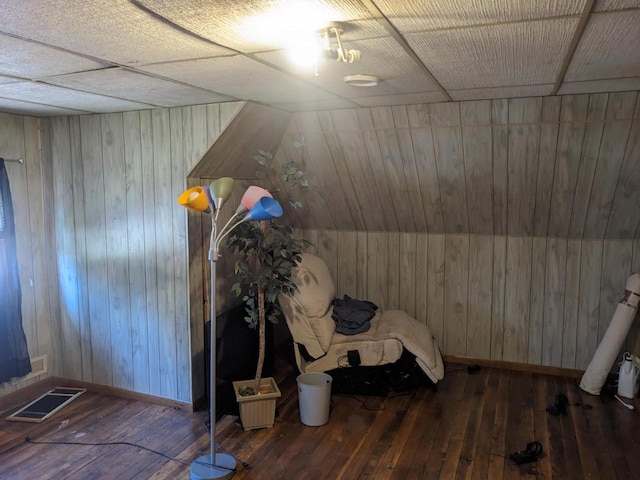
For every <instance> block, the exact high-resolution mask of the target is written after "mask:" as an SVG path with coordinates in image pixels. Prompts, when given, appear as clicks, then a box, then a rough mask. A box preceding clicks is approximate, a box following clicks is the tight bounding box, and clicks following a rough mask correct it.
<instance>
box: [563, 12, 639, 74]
mask: <svg viewBox="0 0 640 480" xmlns="http://www.w3.org/2000/svg"><path fill="white" fill-rule="evenodd" d="M637 76H640V10H634V11H625V12H607V13H600V14H592V15H591V17H590V18H589V22H588V23H587V26H586V28H585V31H584V34H583V35H582V37H581V39H580V43H579V44H578V48H577V49H576V52H575V54H574V55H573V59H572V61H571V64H570V65H569V68H568V69H567V73H566V75H565V81H567V82H571V81H577V80H600V79H605V78H620V77H637Z"/></svg>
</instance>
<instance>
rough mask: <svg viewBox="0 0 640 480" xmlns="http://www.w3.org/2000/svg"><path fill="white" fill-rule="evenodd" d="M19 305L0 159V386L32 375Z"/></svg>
mask: <svg viewBox="0 0 640 480" xmlns="http://www.w3.org/2000/svg"><path fill="white" fill-rule="evenodd" d="M21 305H22V293H21V291H20V281H19V277H18V257H17V252H16V231H15V223H14V221H13V204H12V203H11V191H10V190H9V176H8V175H7V170H6V169H5V166H4V160H3V159H2V158H0V383H4V382H7V381H9V380H11V379H12V378H14V377H24V376H25V375H26V374H27V373H29V372H30V371H31V362H30V361H29V351H28V350H27V338H26V337H25V334H24V329H23V328H22V308H21Z"/></svg>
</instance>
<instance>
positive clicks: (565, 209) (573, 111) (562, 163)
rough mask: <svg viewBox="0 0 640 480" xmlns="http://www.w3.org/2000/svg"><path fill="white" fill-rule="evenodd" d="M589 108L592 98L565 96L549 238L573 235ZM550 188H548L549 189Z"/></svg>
mask: <svg viewBox="0 0 640 480" xmlns="http://www.w3.org/2000/svg"><path fill="white" fill-rule="evenodd" d="M588 106H589V96H588V95H569V96H566V97H562V112H561V115H560V121H561V124H560V134H559V140H558V156H557V160H556V170H555V175H554V176H553V183H552V187H551V192H552V193H551V195H552V202H551V212H550V218H549V236H551V237H562V238H566V237H567V236H568V235H569V227H570V222H571V211H572V207H573V201H574V197H575V192H576V185H577V179H578V171H579V168H580V159H581V157H582V146H583V143H584V133H585V128H586V124H585V122H586V120H587V112H588ZM546 188H547V189H548V188H549V187H548V185H547V186H546Z"/></svg>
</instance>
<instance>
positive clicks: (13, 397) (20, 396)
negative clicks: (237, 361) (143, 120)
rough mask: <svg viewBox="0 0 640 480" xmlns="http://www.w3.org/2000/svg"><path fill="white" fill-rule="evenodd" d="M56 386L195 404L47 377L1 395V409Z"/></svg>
mask: <svg viewBox="0 0 640 480" xmlns="http://www.w3.org/2000/svg"><path fill="white" fill-rule="evenodd" d="M54 387H74V388H86V389H87V390H88V391H90V392H96V393H99V394H102V395H113V396H114V397H120V398H127V399H130V400H139V401H142V402H149V403H153V404H156V405H162V406H165V407H171V408H177V409H180V410H186V411H188V412H193V411H194V410H193V406H192V405H191V403H188V402H181V401H179V400H173V399H170V398H164V397H158V396H155V395H149V394H147V393H139V392H132V391H131V390H125V389H124V388H118V387H111V386H108V385H100V384H98V383H90V382H83V381H81V380H72V379H69V378H61V377H47V378H46V379H44V380H41V381H39V382H36V383H34V384H32V385H29V386H28V387H25V388H21V389H19V390H17V391H15V392H12V393H8V394H6V395H4V396H3V397H0V411H3V410H5V409H8V408H9V407H11V408H13V406H14V405H16V404H20V403H24V402H25V401H27V400H28V401H30V400H33V398H34V397H37V396H40V395H42V394H43V393H45V392H46V391H47V390H49V389H51V388H54Z"/></svg>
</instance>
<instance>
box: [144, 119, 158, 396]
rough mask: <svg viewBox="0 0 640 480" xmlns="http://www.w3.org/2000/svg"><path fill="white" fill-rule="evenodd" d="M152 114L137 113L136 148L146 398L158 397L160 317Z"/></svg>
mask: <svg viewBox="0 0 640 480" xmlns="http://www.w3.org/2000/svg"><path fill="white" fill-rule="evenodd" d="M153 123H154V122H153V120H152V112H151V111H150V110H146V111H141V112H140V145H141V152H142V165H144V166H145V167H144V168H143V169H142V190H143V200H142V203H143V205H142V208H143V210H144V270H145V301H146V310H147V343H148V345H149V352H148V362H149V364H148V375H149V389H150V394H152V395H157V396H161V395H162V387H161V381H160V355H161V349H160V336H161V335H162V334H161V315H162V311H161V310H159V305H158V275H159V272H158V262H157V259H156V250H157V244H158V241H157V238H156V218H157V217H158V216H160V215H162V212H160V211H159V208H158V206H157V205H156V201H155V191H156V189H155V166H154V165H155V161H156V159H155V155H154V129H153Z"/></svg>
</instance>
